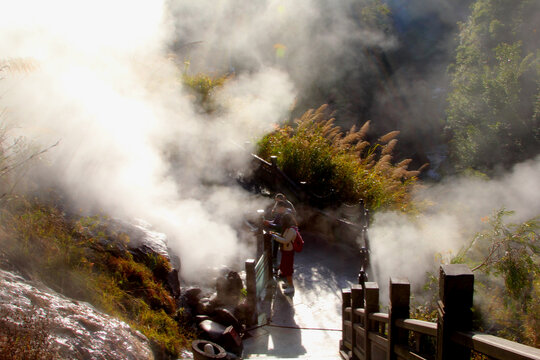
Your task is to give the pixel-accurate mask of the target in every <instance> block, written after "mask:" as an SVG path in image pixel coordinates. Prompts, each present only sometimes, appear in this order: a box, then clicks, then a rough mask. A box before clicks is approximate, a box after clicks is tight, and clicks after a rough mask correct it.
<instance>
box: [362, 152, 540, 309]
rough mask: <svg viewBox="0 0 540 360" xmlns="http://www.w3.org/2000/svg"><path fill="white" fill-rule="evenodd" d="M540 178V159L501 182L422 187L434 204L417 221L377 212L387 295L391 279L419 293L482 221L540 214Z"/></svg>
mask: <svg viewBox="0 0 540 360" xmlns="http://www.w3.org/2000/svg"><path fill="white" fill-rule="evenodd" d="M539 178H540V157H537V158H536V159H535V160H530V161H527V162H524V163H521V164H518V165H516V166H515V167H514V169H513V171H512V172H511V173H508V174H506V175H504V176H501V177H500V178H497V179H493V180H489V181H487V180H482V179H466V178H461V179H449V180H447V181H445V182H444V183H441V184H436V185H433V186H431V187H427V188H425V189H423V190H422V191H420V192H419V193H418V194H417V200H420V201H422V200H429V201H432V202H433V203H434V204H433V205H432V206H431V209H430V212H429V213H427V214H425V215H423V216H421V217H418V218H417V219H415V221H411V219H410V218H408V217H406V216H404V215H400V214H397V213H380V214H376V215H375V219H374V224H373V227H372V228H371V229H370V238H371V239H372V241H371V244H370V245H371V251H372V258H373V260H372V263H373V264H375V266H376V267H375V270H374V271H375V272H376V273H375V277H376V281H378V282H379V284H382V285H381V286H380V287H381V290H382V291H387V284H388V279H389V278H390V277H406V278H408V279H409V281H410V282H411V286H413V288H414V287H416V289H419V288H420V287H421V286H423V285H424V283H425V280H426V273H427V272H436V271H437V266H438V264H440V263H441V261H442V262H448V261H449V259H450V257H451V256H452V255H456V254H457V252H458V251H459V250H460V248H461V247H462V246H464V245H466V244H467V242H468V241H470V240H471V239H472V236H473V235H474V234H475V233H476V232H478V231H480V230H481V229H482V226H483V225H485V224H483V222H482V220H481V219H482V218H485V217H486V216H491V215H493V213H494V212H495V211H497V210H499V209H501V208H505V209H506V210H512V211H514V212H515V213H514V215H512V217H510V218H508V219H507V220H508V221H510V222H514V223H519V222H523V221H526V220H529V219H531V218H533V217H535V216H538V214H540V184H539V183H538V181H537V179H539ZM437 254H439V255H437ZM439 256H441V257H442V258H441V257H439ZM385 298H386V297H385V296H382V297H381V299H385Z"/></svg>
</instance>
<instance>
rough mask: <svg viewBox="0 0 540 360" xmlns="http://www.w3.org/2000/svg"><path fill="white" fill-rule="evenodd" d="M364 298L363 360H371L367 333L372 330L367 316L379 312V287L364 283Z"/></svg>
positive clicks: (373, 283) (372, 283) (374, 283)
mask: <svg viewBox="0 0 540 360" xmlns="http://www.w3.org/2000/svg"><path fill="white" fill-rule="evenodd" d="M364 298H365V319H364V325H365V330H366V331H365V334H364V344H365V346H366V351H365V355H366V356H365V360H371V341H370V340H369V332H370V331H371V330H372V328H373V326H372V324H371V322H372V321H370V320H369V314H371V313H374V312H378V311H379V285H378V284H377V283H376V282H366V283H365V288H364Z"/></svg>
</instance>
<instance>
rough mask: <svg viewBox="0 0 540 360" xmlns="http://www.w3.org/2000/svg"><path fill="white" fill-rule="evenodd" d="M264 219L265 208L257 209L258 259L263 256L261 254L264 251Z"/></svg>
mask: <svg viewBox="0 0 540 360" xmlns="http://www.w3.org/2000/svg"><path fill="white" fill-rule="evenodd" d="M263 221H264V210H263V209H259V210H257V233H256V235H255V236H256V240H257V255H256V257H257V259H258V258H259V257H260V256H261V254H262V253H263V251H264V231H263V228H264V226H263Z"/></svg>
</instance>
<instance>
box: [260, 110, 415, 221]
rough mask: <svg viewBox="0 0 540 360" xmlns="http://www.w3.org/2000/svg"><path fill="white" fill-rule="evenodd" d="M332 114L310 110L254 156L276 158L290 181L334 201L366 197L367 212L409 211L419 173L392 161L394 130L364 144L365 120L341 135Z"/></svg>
mask: <svg viewBox="0 0 540 360" xmlns="http://www.w3.org/2000/svg"><path fill="white" fill-rule="evenodd" d="M334 120H335V119H334V118H333V117H332V114H329V112H328V111H327V106H326V105H323V106H321V107H319V108H318V109H317V110H308V111H307V112H305V113H304V114H303V115H302V116H301V117H300V118H299V119H297V120H296V121H295V126H291V125H284V126H281V127H278V128H277V129H276V130H275V131H274V132H272V133H270V134H268V135H266V136H265V137H263V139H261V140H260V141H259V144H258V154H259V155H260V156H261V157H262V158H265V159H269V158H270V156H272V155H276V156H277V162H278V166H279V167H280V168H281V169H282V170H283V171H284V172H285V173H286V174H287V175H288V176H289V177H291V178H292V179H293V180H295V181H297V182H306V187H307V189H309V190H310V191H312V192H313V193H315V194H318V195H320V196H327V197H330V198H331V199H332V200H334V201H335V202H338V203H342V202H346V203H351V204H352V203H357V202H358V201H359V200H360V199H364V200H365V201H366V204H367V205H368V206H369V208H370V209H373V210H376V209H379V208H383V207H384V208H394V209H400V210H407V209H408V207H409V206H410V192H411V189H412V187H413V186H414V184H415V183H416V180H417V175H418V173H419V170H416V171H411V170H408V165H409V163H410V161H411V160H410V159H406V160H403V161H400V162H399V163H397V164H394V163H393V159H392V151H393V149H394V147H395V146H396V144H397V139H396V136H397V135H398V133H399V132H397V131H394V132H391V133H389V134H386V135H384V136H382V137H381V138H379V142H378V143H377V144H370V143H369V142H368V141H366V133H367V131H368V128H369V122H366V123H365V124H364V125H363V126H362V127H361V128H360V129H358V130H357V129H356V128H355V127H353V128H351V129H350V130H349V131H348V132H346V133H344V132H343V131H342V130H341V128H340V127H338V126H336V125H334Z"/></svg>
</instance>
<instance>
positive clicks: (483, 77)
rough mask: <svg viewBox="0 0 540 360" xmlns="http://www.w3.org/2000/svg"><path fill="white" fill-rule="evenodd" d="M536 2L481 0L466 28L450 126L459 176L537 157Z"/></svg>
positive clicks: (454, 69) (539, 62) (539, 76)
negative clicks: (460, 172)
mask: <svg viewBox="0 0 540 360" xmlns="http://www.w3.org/2000/svg"><path fill="white" fill-rule="evenodd" d="M539 11H540V6H539V3H538V1H534V0H519V1H513V0H501V1H490V0H477V1H476V2H475V3H474V4H473V6H472V13H471V15H470V17H469V19H468V21H467V22H466V23H464V24H461V31H460V33H459V46H458V48H457V51H456V61H455V64H453V65H452V66H451V67H450V73H451V78H452V83H451V89H450V93H449V96H448V108H447V128H448V130H449V132H450V134H451V135H452V141H451V144H450V145H451V155H452V158H453V161H454V164H455V165H456V167H457V169H458V170H464V169H474V170H479V171H482V172H489V171H490V170H493V169H494V168H495V167H497V166H501V165H502V166H504V167H509V166H511V165H512V164H515V163H516V162H520V161H523V160H526V159H528V158H532V157H534V156H535V155H537V154H539V153H540V130H539V129H540V102H539V99H540V93H539V89H540V52H539V50H538V49H539V43H538V39H539V37H538V34H537V26H538V24H537V22H536V21H534V19H533V18H532V17H534V16H536V14H538V12H539Z"/></svg>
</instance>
